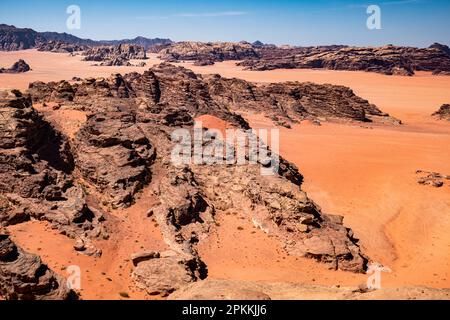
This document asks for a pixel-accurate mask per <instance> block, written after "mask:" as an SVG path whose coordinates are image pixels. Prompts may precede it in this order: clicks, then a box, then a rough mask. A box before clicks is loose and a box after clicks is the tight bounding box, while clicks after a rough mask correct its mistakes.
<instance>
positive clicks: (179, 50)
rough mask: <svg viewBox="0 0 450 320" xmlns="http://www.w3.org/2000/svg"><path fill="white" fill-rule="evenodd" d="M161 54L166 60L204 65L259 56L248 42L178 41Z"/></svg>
mask: <svg viewBox="0 0 450 320" xmlns="http://www.w3.org/2000/svg"><path fill="white" fill-rule="evenodd" d="M159 54H160V57H161V59H163V60H165V61H176V60H190V61H198V62H197V63H200V64H202V65H205V64H204V63H205V62H206V61H208V63H210V64H213V62H214V61H224V60H242V59H247V58H258V54H257V53H256V51H255V49H254V48H253V46H252V45H251V44H250V43H247V42H240V43H231V42H215V43H210V42H208V43H203V42H177V43H174V44H172V45H170V46H168V47H167V48H164V49H162V50H161V51H160V52H159ZM200 61H201V62H200Z"/></svg>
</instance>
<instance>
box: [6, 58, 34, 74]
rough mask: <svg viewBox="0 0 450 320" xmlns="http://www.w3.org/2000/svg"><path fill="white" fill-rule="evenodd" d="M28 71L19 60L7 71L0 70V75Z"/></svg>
mask: <svg viewBox="0 0 450 320" xmlns="http://www.w3.org/2000/svg"><path fill="white" fill-rule="evenodd" d="M30 70H31V68H30V66H29V65H28V64H27V63H26V62H25V61H24V60H22V59H19V60H18V61H17V62H15V63H14V64H13V65H12V66H11V67H10V68H9V69H5V68H0V73H24V72H28V71H30Z"/></svg>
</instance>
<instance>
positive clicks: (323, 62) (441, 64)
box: [240, 46, 450, 75]
mask: <svg viewBox="0 0 450 320" xmlns="http://www.w3.org/2000/svg"><path fill="white" fill-rule="evenodd" d="M259 55H260V58H259V59H253V60H251V59H247V60H246V61H243V62H242V63H240V65H241V66H244V67H246V68H247V69H250V70H273V69H279V68H288V69H304V68H323V69H331V70H350V71H370V72H377V73H383V74H387V75H392V74H394V75H413V74H414V71H435V70H440V71H449V70H450V56H448V54H447V53H445V52H444V51H442V50H441V49H437V48H434V47H433V48H427V49H420V48H411V47H395V46H386V47H379V48H355V47H339V46H333V47H308V48H293V49H281V48H270V47H267V48H263V49H261V50H260V51H259Z"/></svg>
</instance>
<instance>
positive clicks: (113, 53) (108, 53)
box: [83, 44, 147, 66]
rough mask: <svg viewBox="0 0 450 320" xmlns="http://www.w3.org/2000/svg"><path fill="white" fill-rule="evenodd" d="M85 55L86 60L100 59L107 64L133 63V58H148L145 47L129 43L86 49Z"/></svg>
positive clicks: (103, 63)
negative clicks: (131, 61)
mask: <svg viewBox="0 0 450 320" xmlns="http://www.w3.org/2000/svg"><path fill="white" fill-rule="evenodd" d="M83 55H84V56H85V57H84V60H85V61H99V62H101V65H106V66H122V65H131V64H130V62H129V60H131V59H147V55H146V52H145V49H144V47H141V46H137V45H128V44H120V45H117V46H101V47H94V48H90V49H88V50H86V51H84V52H83Z"/></svg>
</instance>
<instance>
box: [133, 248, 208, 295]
mask: <svg viewBox="0 0 450 320" xmlns="http://www.w3.org/2000/svg"><path fill="white" fill-rule="evenodd" d="M198 264H199V262H198V261H197V260H196V259H195V258H184V257H182V256H179V255H177V254H176V253H175V252H162V253H161V254H160V255H159V254H158V255H153V258H150V259H146V260H145V261H141V262H139V263H137V266H136V268H135V269H134V271H133V274H132V277H133V279H134V280H135V282H136V285H137V286H138V287H139V288H141V289H143V290H145V291H147V293H148V294H150V295H160V296H163V297H165V296H168V295H169V294H170V293H172V292H174V291H175V290H177V289H179V288H181V287H182V286H184V285H186V284H188V283H191V282H194V281H197V280H198V279H202V278H203V277H204V275H203V274H201V273H198V270H199V269H201V268H200V267H199V265H198Z"/></svg>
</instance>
